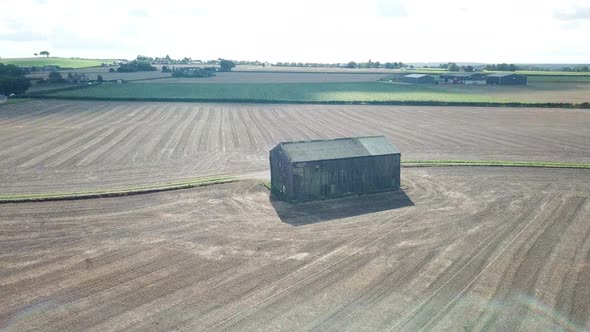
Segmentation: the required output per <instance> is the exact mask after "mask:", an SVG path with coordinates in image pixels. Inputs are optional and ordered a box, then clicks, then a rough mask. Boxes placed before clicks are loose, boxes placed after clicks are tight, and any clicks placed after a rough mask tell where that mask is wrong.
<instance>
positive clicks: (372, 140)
mask: <svg viewBox="0 0 590 332" xmlns="http://www.w3.org/2000/svg"><path fill="white" fill-rule="evenodd" d="M279 146H282V148H283V150H284V151H285V153H286V154H287V156H288V157H289V159H290V160H291V161H292V162H302V161H316V160H332V159H346V158H356V157H369V156H382V155H389V154H399V153H400V152H399V150H398V149H397V147H396V146H395V145H393V144H392V143H390V142H389V141H388V140H387V139H386V138H385V137H384V136H367V137H347V138H337V139H330V140H315V141H299V142H282V143H279Z"/></svg>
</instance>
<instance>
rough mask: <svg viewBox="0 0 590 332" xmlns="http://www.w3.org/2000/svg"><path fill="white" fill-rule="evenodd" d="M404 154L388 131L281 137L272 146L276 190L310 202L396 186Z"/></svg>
mask: <svg viewBox="0 0 590 332" xmlns="http://www.w3.org/2000/svg"><path fill="white" fill-rule="evenodd" d="M400 158H401V154H400V152H399V150H398V149H397V148H396V147H395V145H393V144H391V143H390V142H389V141H388V140H387V139H386V138H385V137H383V136H370V137H351V138H338V139H332V140H316V141H299V142H283V143H279V144H278V145H277V146H275V147H274V148H273V149H272V150H270V174H271V191H272V193H273V195H275V196H276V197H277V198H279V199H281V200H285V201H288V202H304V201H310V200H319V199H326V198H334V197H341V196H347V195H354V194H367V193H375V192H381V191H388V190H396V189H399V186H400Z"/></svg>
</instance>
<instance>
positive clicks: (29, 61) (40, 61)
mask: <svg viewBox="0 0 590 332" xmlns="http://www.w3.org/2000/svg"><path fill="white" fill-rule="evenodd" d="M103 62H104V63H111V62H113V60H100V59H78V58H54V57H49V58H44V57H38V58H7V59H0V63H3V64H6V65H17V66H48V65H55V66H60V67H62V68H85V67H96V66H100V65H101V64H102V63H103Z"/></svg>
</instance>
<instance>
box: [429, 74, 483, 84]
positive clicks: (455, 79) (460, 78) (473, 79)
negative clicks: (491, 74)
mask: <svg viewBox="0 0 590 332" xmlns="http://www.w3.org/2000/svg"><path fill="white" fill-rule="evenodd" d="M440 82H441V83H450V84H467V85H484V84H486V75H484V74H480V73H449V74H441V75H440Z"/></svg>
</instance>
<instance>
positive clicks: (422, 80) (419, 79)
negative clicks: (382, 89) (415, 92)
mask: <svg viewBox="0 0 590 332" xmlns="http://www.w3.org/2000/svg"><path fill="white" fill-rule="evenodd" d="M403 81H404V82H406V83H413V84H434V82H435V79H434V76H430V75H426V74H409V75H406V76H404V77H403Z"/></svg>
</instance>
